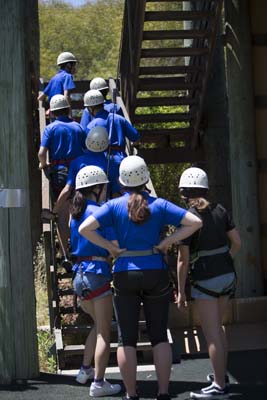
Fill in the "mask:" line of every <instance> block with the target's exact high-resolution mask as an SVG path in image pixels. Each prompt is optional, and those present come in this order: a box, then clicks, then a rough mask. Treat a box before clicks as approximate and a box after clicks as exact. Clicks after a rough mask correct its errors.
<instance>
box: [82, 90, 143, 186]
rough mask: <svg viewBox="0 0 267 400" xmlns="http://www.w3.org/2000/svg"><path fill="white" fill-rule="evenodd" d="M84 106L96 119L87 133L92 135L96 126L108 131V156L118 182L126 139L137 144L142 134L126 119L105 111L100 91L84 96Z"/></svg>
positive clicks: (124, 155)
mask: <svg viewBox="0 0 267 400" xmlns="http://www.w3.org/2000/svg"><path fill="white" fill-rule="evenodd" d="M84 105H85V106H86V107H87V108H88V110H89V112H90V113H91V114H92V115H93V116H94V119H93V120H92V121H91V122H90V123H89V124H88V125H87V128H86V130H85V132H86V133H87V134H88V135H90V133H89V132H90V130H91V129H92V128H93V127H95V126H103V127H104V128H106V130H107V131H108V134H109V148H108V150H107V152H106V156H107V159H108V163H109V164H110V165H112V168H113V171H114V174H115V177H116V180H117V181H118V177H119V166H120V163H121V161H122V160H123V159H124V158H125V157H126V151H125V148H126V139H128V140H130V141H131V142H133V143H134V142H137V141H138V140H139V138H140V134H139V133H138V131H137V130H136V129H135V128H134V126H133V125H131V124H130V123H129V122H128V121H127V120H126V118H124V117H122V116H121V115H118V114H115V113H113V112H112V113H108V112H107V111H106V110H105V109H104V97H103V95H102V94H101V93H100V92H99V90H88V92H86V93H85V95H84Z"/></svg>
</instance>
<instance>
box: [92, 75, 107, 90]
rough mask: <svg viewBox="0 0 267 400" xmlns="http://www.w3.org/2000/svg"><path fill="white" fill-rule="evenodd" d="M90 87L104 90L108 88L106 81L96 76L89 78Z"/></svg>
mask: <svg viewBox="0 0 267 400" xmlns="http://www.w3.org/2000/svg"><path fill="white" fill-rule="evenodd" d="M90 89H95V90H104V89H108V85H107V82H106V81H105V79H103V78H100V77H97V78H94V79H92V80H91V82H90Z"/></svg>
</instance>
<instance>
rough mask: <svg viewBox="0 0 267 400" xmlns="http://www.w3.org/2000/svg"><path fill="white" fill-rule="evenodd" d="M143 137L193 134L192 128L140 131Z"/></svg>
mask: <svg viewBox="0 0 267 400" xmlns="http://www.w3.org/2000/svg"><path fill="white" fill-rule="evenodd" d="M138 132H139V133H140V135H141V136H153V135H154V136H156V135H157V136H161V135H162V136H163V135H174V136H175V135H177V136H178V135H179V136H180V135H187V136H189V135H190V134H193V129H192V128H170V129H167V128H163V129H159V128H157V129H138Z"/></svg>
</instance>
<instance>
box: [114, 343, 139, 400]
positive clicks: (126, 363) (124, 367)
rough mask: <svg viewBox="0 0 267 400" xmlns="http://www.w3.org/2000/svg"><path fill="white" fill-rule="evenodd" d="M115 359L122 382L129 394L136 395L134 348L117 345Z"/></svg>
mask: <svg viewBox="0 0 267 400" xmlns="http://www.w3.org/2000/svg"><path fill="white" fill-rule="evenodd" d="M117 360H118V365H119V368H120V372H121V376H122V379H123V383H124V385H125V387H126V391H127V394H128V395H129V396H136V368H137V358H136V349H135V347H132V346H124V347H122V346H119V347H118V350H117Z"/></svg>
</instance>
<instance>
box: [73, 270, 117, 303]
mask: <svg viewBox="0 0 267 400" xmlns="http://www.w3.org/2000/svg"><path fill="white" fill-rule="evenodd" d="M109 282H110V279H109V277H107V276H106V275H102V274H95V273H93V272H84V273H82V274H81V273H80V272H77V273H76V275H75V278H74V280H73V287H74V291H75V293H76V294H77V296H79V297H81V298H82V297H83V296H84V295H85V294H86V293H90V292H94V291H96V290H97V289H100V288H102V287H103V286H105V285H106V284H107V283H109ZM109 294H111V288H109V289H108V290H106V291H105V292H103V293H101V294H99V295H97V296H94V299H99V298H101V297H104V296H107V295H109Z"/></svg>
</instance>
